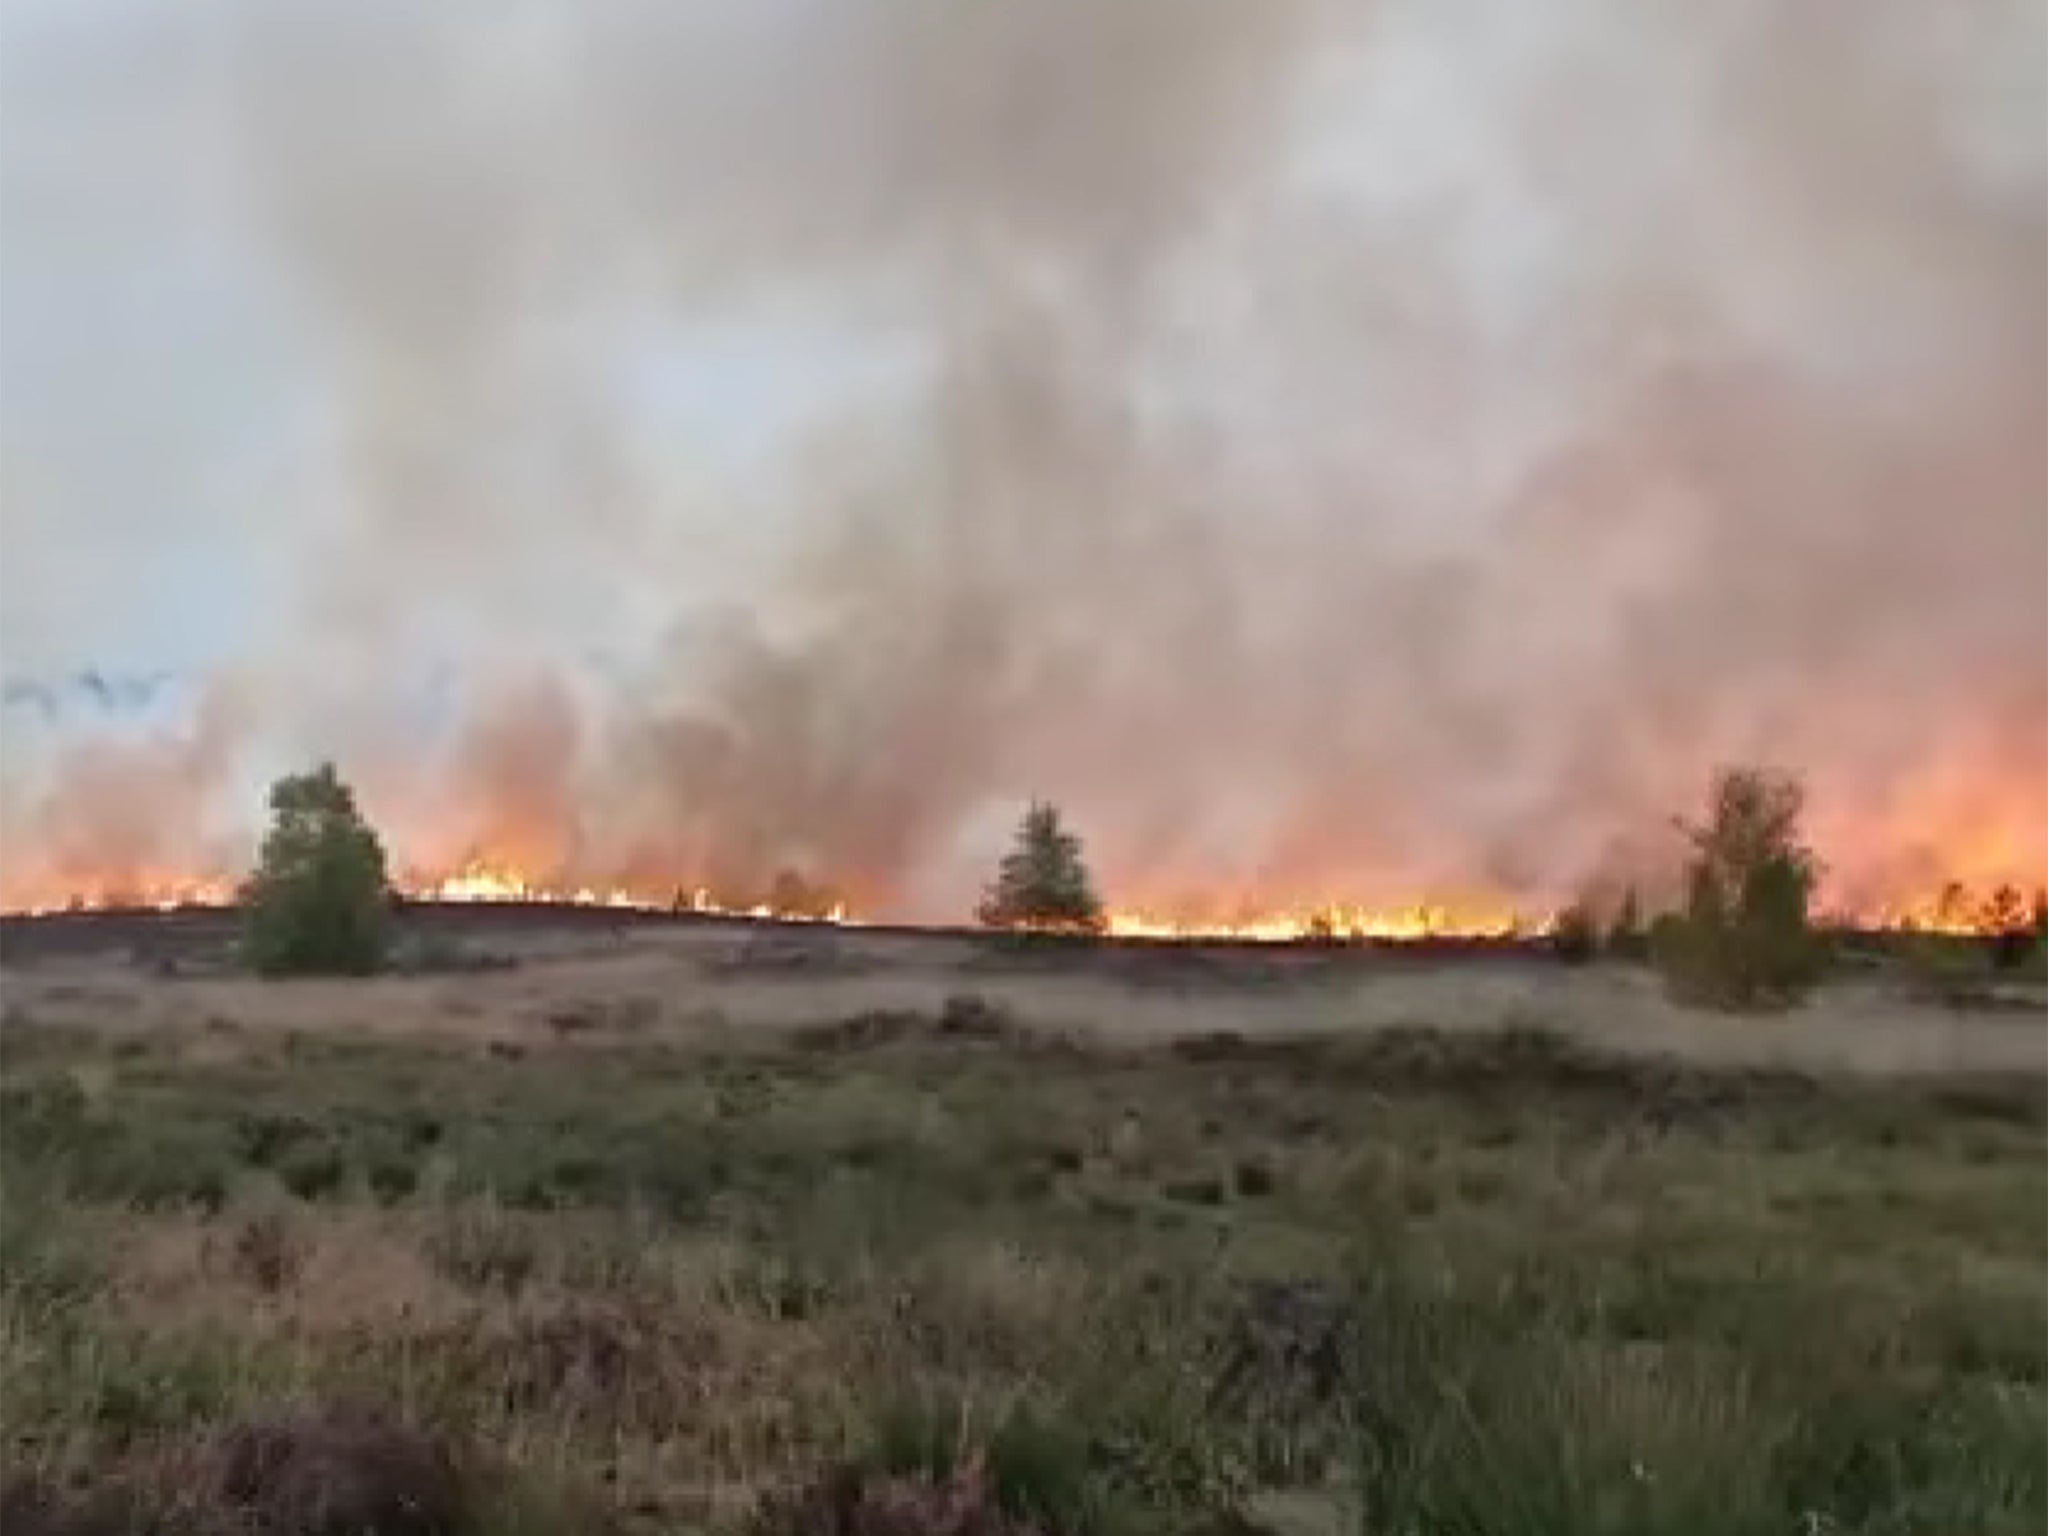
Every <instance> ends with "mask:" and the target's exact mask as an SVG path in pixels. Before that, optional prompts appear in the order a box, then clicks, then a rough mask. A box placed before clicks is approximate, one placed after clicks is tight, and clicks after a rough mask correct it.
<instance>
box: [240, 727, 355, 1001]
mask: <svg viewBox="0 0 2048 1536" xmlns="http://www.w3.org/2000/svg"><path fill="white" fill-rule="evenodd" d="M242 908H243V914H244V942H245V944H246V946H247V951H248V956H249V960H250V962H251V963H252V964H253V965H254V966H255V968H256V969H257V970H258V971H259V972H261V973H263V974H264V975H310V974H326V975H361V974H364V973H366V972H369V971H373V970H375V969H377V967H378V966H379V965H380V964H382V962H383V958H384V947H385V942H386V927H387V918H388V893H387V889H386V884H385V867H384V848H383V845H382V844H381V843H379V842H378V840H377V834H376V833H375V832H374V831H372V830H371V828H370V826H369V824H368V823H367V822H365V821H364V820H363V817H362V814H361V812H360V811H358V810H357V809H356V802H355V796H354V794H353V793H351V791H350V790H349V787H348V785H347V784H345V783H343V782H342V779H341V775H340V774H339V773H337V772H336V771H335V769H334V765H333V764H332V763H323V764H322V765H321V766H320V767H318V768H316V769H314V770H313V771H312V772H310V773H300V774H288V775H286V776H285V777H284V778H281V779H279V780H278V781H277V782H276V783H275V784H273V785H272V786H271V788H270V827H269V830H268V831H267V832H266V833H265V834H264V838H263V846H262V849H261V851H260V853H259V854H258V856H257V863H256V869H255V871H254V872H253V873H252V874H251V875H250V876H249V879H248V881H247V883H246V884H245V885H244V886H243V888H242Z"/></svg>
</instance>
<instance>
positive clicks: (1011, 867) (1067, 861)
mask: <svg viewBox="0 0 2048 1536" xmlns="http://www.w3.org/2000/svg"><path fill="white" fill-rule="evenodd" d="M975 915H976V916H977V917H978V918H979V919H980V920H981V922H982V925H983V926H984V927H988V928H1027V929H1042V930H1049V931H1053V932H1066V933H1100V932H1101V931H1102V928H1103V922H1104V919H1103V913H1102V903H1101V902H1100V901H1099V900H1097V898H1096V895H1095V888H1094V886H1093V884H1092V883H1091V881H1090V880H1089V877H1088V867H1087V865H1086V864H1085V863H1084V862H1083V861H1082V858H1081V840H1080V839H1079V838H1078V837H1075V836H1074V835H1073V834H1072V833H1071V832H1069V831H1067V830H1066V829H1065V828H1064V827H1063V826H1061V825H1060V813H1059V811H1058V810H1057V809H1055V808H1054V807H1053V806H1052V805H1050V804H1047V803H1045V802H1043V801H1036V802H1033V804H1032V806H1031V808H1030V809H1029V810H1027V811H1026V812H1025V813H1024V819H1023V821H1022V822H1021V823H1020V824H1019V825H1018V828H1017V842H1016V846H1015V847H1014V848H1013V849H1011V851H1010V852H1009V853H1007V854H1005V855H1004V856H1003V862H1002V866H1001V868H1000V869H999V870H998V871H997V873H996V879H995V883H994V884H993V885H991V886H990V887H989V888H988V892H987V894H986V895H985V896H984V898H983V900H982V903H981V906H980V907H979V908H978V909H977V911H976V913H975Z"/></svg>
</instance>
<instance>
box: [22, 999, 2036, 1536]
mask: <svg viewBox="0 0 2048 1536" xmlns="http://www.w3.org/2000/svg"><path fill="white" fill-rule="evenodd" d="M2043 1123H2044V1122H2043V1114H2042V1089H2041V1085H2039V1084H2038V1083H2026V1082H2011V1081H2007V1082H2000V1081H1995V1080H1994V1081H1984V1080H1979V1081H1972V1082H1927V1083H1921V1084H1910V1085H1909V1084H1904V1083H1894V1084H1886V1083H1881V1082H1875V1081H1847V1080H1844V1081H1817V1080H1812V1079H1807V1078H1802V1077H1795V1076H1790V1075H1786V1074H1771V1073H1757V1072H1748V1073H1742V1074H1723V1075H1716V1074H1708V1073H1703V1072H1699V1071H1693V1070H1688V1069H1685V1068H1681V1067H1678V1066H1675V1065H1670V1064H1659V1063H1652V1062H1642V1061H1624V1060H1619V1059H1611V1058H1603V1057H1599V1056H1595V1055H1591V1054H1588V1053H1587V1052H1585V1051H1583V1050H1580V1049H1577V1048H1574V1047H1569V1046H1567V1045H1565V1044H1563V1043H1562V1042H1560V1041H1559V1040H1558V1039H1556V1038H1554V1037H1551V1036H1548V1035H1544V1034H1541V1033H1538V1032H1534V1031H1528V1030H1523V1031H1515V1032H1510V1033H1508V1034H1504V1035H1497V1036H1488V1037H1470V1036H1454V1035H1437V1034H1433V1033H1429V1032H1426V1031H1414V1032H1405V1033H1397V1034H1393V1035H1388V1036H1377V1037H1370V1038H1359V1039H1355V1040H1350V1041H1320V1042H1290V1041H1248V1040H1240V1039H1235V1038H1230V1037H1220V1038H1212V1039H1207V1040H1201V1041H1183V1042H1180V1043H1178V1044H1176V1045H1173V1046H1162V1047H1159V1048H1156V1049H1145V1050H1135V1049H1134V1050H1127V1051H1109V1050H1099V1049H1098V1050H1085V1049H1080V1048H1074V1047H1066V1046H1062V1045H1059V1044H1057V1043H1049V1042H1044V1041H1036V1040H1033V1039H1032V1038H1031V1037H1030V1036H1029V1035H1028V1034H1027V1033H1025V1032H1022V1031H1018V1030H1006V1031H988V1032H985V1033H981V1034H967V1035H961V1034H958V1033H954V1034H948V1033H945V1032H943V1031H940V1030H938V1029H936V1028H933V1027H930V1026H929V1025H928V1024H926V1023H925V1022H923V1021H919V1020H916V1019H914V1018H913V1019H908V1020H904V1019H898V1020H895V1021H894V1022H893V1023H892V1024H890V1025H889V1026H888V1027H886V1028H884V1027H862V1028H855V1029H844V1030H838V1031H819V1032H813V1033H812V1034H811V1035H809V1036H808V1037H807V1043H806V1044H804V1045H799V1046H790V1047H782V1048H776V1047H771V1046H766V1045H764V1046H762V1047H761V1048H759V1049H752V1050H739V1049H733V1048H730V1047H728V1048H724V1049H716V1050H714V1049H711V1048H709V1047H700V1046H691V1045H686V1044H680V1043H678V1044H667V1045H664V1044H662V1043H659V1042H657V1041H653V1040H650V1039H647V1038H644V1037H629V1038H625V1039H601V1040H596V1041H589V1042H584V1041H579V1042H578V1043H577V1044H576V1045H575V1046H573V1047H569V1046H566V1045H565V1046H561V1047H557V1048H555V1049H552V1050H548V1049H538V1050H534V1051H531V1052H530V1053H528V1054H524V1055H518V1056H507V1055H504V1054H502V1053H494V1052H492V1051H491V1050H489V1049H486V1048H485V1047H484V1046H483V1045H481V1044H478V1045H475V1046H472V1045H469V1044H467V1043H464V1042H462V1041H460V1040H458V1039H453V1038H448V1037H436V1038H432V1039H418V1040H399V1039H371V1038H366V1037H349V1036H343V1035H339V1034H336V1035H331V1036H328V1035H319V1034H309V1035H299V1036H282V1035H277V1036H272V1035H265V1034H263V1033H262V1032H260V1031H257V1030H253V1029H252V1030H247V1031H219V1030H216V1031H206V1032H201V1031H195V1032H193V1033H191V1034H179V1033H175V1032H173V1033H166V1034H164V1035H161V1036H157V1037H152V1038H149V1039H147V1040H146V1041H143V1042H141V1043H137V1041H136V1040H134V1039H133V1038H130V1039H127V1040H124V1041H120V1042H118V1043H117V1042H116V1040H115V1039H114V1038H113V1037H111V1036H108V1037H101V1036H97V1035H94V1034H92V1033H89V1032H83V1031H80V1032H68V1033H67V1032H62V1031H56V1030H44V1029H39V1028H37V1027H36V1026H35V1025H34V1024H33V1022H32V1021H19V1020H17V1021H14V1022H13V1023H11V1024H10V1027H9V1030H8V1035H7V1052H6V1058H5V1061H4V1063H0V1158H4V1174H5V1197H6V1198H5V1201H4V1205H0V1285H4V1293H0V1372H4V1377H5V1380H6V1382H7V1401H6V1410H7V1412H6V1431H7V1434H8V1436H9V1443H10V1447H11V1455H10V1462H9V1472H10V1474H12V1475H14V1476H15V1477H16V1478H17V1479H22V1478H28V1477H34V1478H35V1479H37V1480H38V1481H39V1483H40V1485H42V1486H44V1487H46V1488H47V1487H57V1486H61V1485H64V1484H67V1483H76V1482H79V1481H81V1480H83V1481H90V1482H92V1483H94V1484H95V1485H98V1486H101V1487H115V1486H126V1485H134V1486H138V1487H139V1486H142V1485H144V1484H147V1483H148V1481H149V1480H150V1479H151V1478H156V1479H159V1480H161V1479H163V1478H165V1477H167V1476H169V1475H171V1474H170V1473H168V1472H167V1471H166V1470H165V1469H166V1468H173V1469H175V1468H180V1467H187V1468H189V1466H190V1465H191V1463H190V1461H189V1458H190V1457H193V1456H199V1455H202V1454H211V1453H210V1452H208V1451H207V1449H206V1448H207V1447H209V1446H213V1445H215V1444H216V1443H217V1442H218V1441H219V1440H220V1437H221V1436H223V1435H230V1434H231V1433H232V1431H233V1426H236V1425H238V1424H246V1423H249V1422H251V1421H257V1420H261V1419H262V1418H263V1417H264V1416H265V1415H275V1414H278V1413H281V1412H285V1411H288V1410H292V1409H294V1408H297V1409H300V1410H303V1409H305V1408H306V1407H307V1405H316V1406H317V1405H330V1404H338V1403H363V1402H373V1403H375V1404H377V1405H379V1407H380V1411H382V1412H384V1413H385V1414H386V1415H388V1416H389V1417H391V1418H392V1419H394V1420H395V1421H396V1422H399V1423H401V1424H403V1425H406V1426H410V1427H411V1428H412V1430H413V1431H415V1432H417V1433H421V1434H431V1435H436V1436H441V1437H445V1438H446V1440H447V1443H448V1444H449V1445H450V1446H452V1447H454V1448H455V1449H454V1450H453V1451H451V1454H459V1455H460V1457H461V1459H462V1464H463V1466H464V1467H465V1468H466V1469H467V1472H466V1474H465V1475H467V1476H469V1477H471V1478H472V1480H473V1481H474V1483H475V1486H476V1488H477V1489H478V1490H479V1491H478V1492H477V1494H476V1496H475V1498H474V1499H473V1500H472V1502H471V1504H470V1505H469V1506H468V1507H467V1513H465V1515H464V1516H463V1519H464V1520H465V1521H466V1522H467V1524H466V1525H465V1526H464V1527H463V1529H464V1530H466V1531H473V1532H481V1531H485V1530H489V1531H499V1530H536V1531H537V1530H564V1531H566V1530H602V1529H605V1528H607V1527H608V1526H609V1527H613V1528H616V1529H619V1530H625V1531H634V1530H644V1531H672V1530H685V1531H688V1530H701V1531H707V1532H718V1531H740V1530H746V1529H758V1530H764V1531H774V1532H776V1533H782V1532H797V1531H826V1530H830V1529H833V1528H834V1527H832V1526H830V1525H828V1524H823V1523H817V1520H819V1519H822V1518H823V1517H817V1519H813V1517H812V1516H811V1515H807V1514H804V1513H803V1512H802V1508H808V1507H809V1506H802V1500H803V1498H804V1497H806V1495H804V1493H803V1490H805V1489H807V1488H809V1489H813V1490H814V1491H815V1489H816V1487H817V1486H818V1481H819V1479H820V1477H821V1476H822V1475H823V1474H824V1473H825V1472H826V1471H827V1470H828V1469H830V1468H832V1467H835V1466H840V1467H852V1468H856V1469H859V1468H865V1469H866V1472H865V1474H863V1475H866V1476H868V1477H869V1478H870V1479H871V1480H875V1479H879V1480H881V1481H880V1482H871V1489H872V1488H881V1489H882V1492H878V1493H872V1497H873V1498H875V1499H877V1500H880V1501H883V1502H886V1501H887V1500H889V1499H897V1500H899V1501H900V1500H902V1499H907V1498H909V1497H910V1495H908V1494H904V1493H903V1492H902V1491H901V1490H902V1489H903V1488H905V1487H926V1488H928V1489H931V1490H944V1489H948V1488H955V1487H957V1486H966V1484H965V1483H962V1482H961V1479H963V1478H965V1479H970V1480H971V1481H972V1483H973V1487H974V1489H975V1490H976V1492H975V1495H974V1496H975V1497H976V1498H979V1499H982V1500H983V1501H984V1502H985V1503H986V1505H987V1506H988V1508H989V1510H990V1511H991V1512H992V1513H991V1514H990V1515H989V1519H990V1520H993V1519H995V1518H996V1516H995V1514H994V1513H993V1511H998V1510H999V1511H1001V1512H1002V1518H1003V1519H1005V1520H1007V1521H1008V1522H1009V1524H1008V1525H1007V1526H997V1525H995V1524H987V1525H983V1526H973V1527H969V1526H965V1525H953V1526H948V1525H944V1524H941V1523H936V1522H937V1520H938V1517H937V1516H936V1515H933V1516H931V1517H930V1520H929V1521H928V1522H927V1523H925V1524H916V1523H907V1524H899V1525H894V1526H877V1527H875V1528H876V1529H880V1530H898V1529H900V1530H905V1531H927V1530H929V1531H934V1532H936V1531H941V1530H968V1529H975V1530H990V1531H994V1530H998V1529H1009V1530H1012V1531H1026V1530H1035V1531H1038V1532H1041V1533H1043V1536H1146V1533H1151V1532H1158V1533H1162V1536H1163V1533H1168V1532H1172V1533H1182V1532H1189V1531H1195V1530H1204V1529H1207V1530H1213V1531H1216V1532H1223V1531H1228V1530H1237V1531H1240V1532H1243V1531H1261V1530H1271V1531H1283V1530H1284V1531H1296V1530H1323V1531H1333V1532H1334V1531H1343V1532H1346V1533H1352V1532H1356V1533H1371V1536H1409V1533H1412V1536H1439V1533H1441V1536H1496V1533H1498V1536H1509V1533H1513V1536H1528V1533H1546V1532H1557V1533H1567V1532H1569V1533H1575V1536H1577V1533H1594V1536H1598V1533H1605V1532H1612V1533H1617V1536H1620V1533H1629V1536H1667V1533H1668V1536H1678V1533H1694V1532H1698V1533H1707V1532H1712V1533H1716V1536H1729V1533H1733V1536H1744V1533H1750V1532H1755V1533H1759V1536H1761V1533H1767V1532H1768V1533H1780V1532H1781V1533H1785V1536H1794V1533H1799V1536H1806V1533H1816V1532H1823V1531H1825V1532H1830V1533H1868V1536H1878V1533H1883V1536H1892V1533H1900V1536H1904V1533H1907V1532H1922V1531H1940V1532H1944V1533H1961V1532H1972V1531H1982V1532H2006V1531H2010V1532H2014V1533H2017V1532H2021V1531H2034V1530H2039V1529H2041V1528H2042V1527H2043V1525H2044V1522H2048V1475H2044V1467H2043V1456H2042V1446H2043V1437H2044V1432H2048V1312H2044V1308H2043V1300H2042V1293H2041V1276H2042V1261H2043V1258H2044V1251H2048V1169H2044V1159H2043V1155H2042V1153H2043V1144H2042V1134H2043ZM181 1458H187V1459H181ZM949 1479H951V1480H952V1481H951V1482H949V1481H948V1480H949ZM891 1490H894V1491H891ZM945 1496H950V1495H945ZM941 1497H942V1493H941V1492H937V1491H934V1492H930V1493H929V1498H930V1500H932V1501H933V1502H934V1504H936V1502H937V1501H939V1500H940V1499H941ZM144 1502H145V1503H146V1502H147V1500H146V1499H145V1500H144ZM799 1506H802V1508H800V1507H799ZM890 1507H892V1508H893V1507H895V1506H894V1505H891V1506H890ZM906 1507H907V1506H906ZM792 1511H795V1512H792ZM903 1518H904V1519H905V1520H913V1519H923V1518H925V1517H924V1516H904V1517H903ZM806 1520H811V1521H812V1523H809V1524H806V1523H804V1522H805V1521H806ZM778 1521H780V1523H779V1524H778V1523H777V1522H778ZM1232 1521H1235V1522H1237V1523H1235V1524H1232V1523H1230V1522H1232ZM1204 1522H1208V1523H1207V1524H1204ZM131 1524H133V1522H131ZM9 1528H10V1529H13V1528H14V1526H13V1525H10V1527H9ZM22 1528H24V1529H26V1528H28V1527H27V1526H23V1527H22ZM49 1528H50V1529H58V1528H59V1527H54V1526H53V1527H49ZM107 1528H115V1527H107ZM136 1528H141V1527H139V1526H138V1527H136Z"/></svg>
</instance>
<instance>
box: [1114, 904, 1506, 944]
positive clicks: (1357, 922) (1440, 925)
mask: <svg viewBox="0 0 2048 1536" xmlns="http://www.w3.org/2000/svg"><path fill="white" fill-rule="evenodd" d="M1541 927H1542V925H1541V924H1534V925H1532V924H1530V923H1529V922H1528V921H1527V920H1525V919H1524V918H1523V917H1522V916H1521V914H1519V913H1516V912H1512V911H1507V910H1503V909H1496V908H1490V907H1484V906H1469V907H1467V906H1438V905H1433V904H1428V903H1422V904H1417V905H1413V906H1406V907H1356V906H1322V907H1307V908H1301V909H1298V910H1293V911H1284V910H1283V911H1272V912H1261V913H1257V914H1253V915H1249V916H1244V917H1239V918H1236V919H1231V920H1225V921H1207V920H1183V919H1174V918H1168V917H1161V916H1158V915H1156V914H1151V913H1146V912H1139V911H1112V912H1111V913H1110V914H1109V932H1110V934H1111V935H1112V936H1113V937H1116V938H1130V939H1180V940H1199V939H1222V940H1241V941H1245V942H1249V943H1261V944H1287V943H1295V942H1299V941H1301V940H1306V939H1387V940H1396V941H1400V940H1409V941H1412V940H1417V939H1506V938H1514V937H1516V936H1518V935H1522V934H1526V933H1530V932H1535V931H1540V929H1541Z"/></svg>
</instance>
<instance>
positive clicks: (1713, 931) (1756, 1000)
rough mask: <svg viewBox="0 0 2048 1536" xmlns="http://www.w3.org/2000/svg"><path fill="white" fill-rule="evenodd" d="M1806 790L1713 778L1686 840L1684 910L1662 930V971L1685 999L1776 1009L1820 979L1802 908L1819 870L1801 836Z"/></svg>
mask: <svg viewBox="0 0 2048 1536" xmlns="http://www.w3.org/2000/svg"><path fill="white" fill-rule="evenodd" d="M1804 808H1805V792H1804V790H1803V789H1802V787H1801V786H1800V784H1799V781H1798V780H1797V779H1794V778H1792V777H1790V776H1789V775H1786V774H1781V773H1776V772H1773V771H1771V770H1769V769H1762V768H1729V769H1724V770H1722V772H1720V773H1719V774H1717V775H1716V776H1715V779H1714V786H1713V791H1712V794H1711V796H1710V798H1709V802H1708V809H1707V817H1706V820H1704V821H1702V822H1699V823H1696V824H1695V823H1689V822H1683V821H1682V822H1680V823H1679V825H1680V827H1681V828H1682V830H1683V831H1684V832H1685V834H1686V836H1687V837H1688V838H1689V839H1690V840H1691V842H1692V845H1693V856H1692V859H1691V862H1690V863H1689V864H1688V865H1687V868H1686V887H1685V889H1686V897H1685V912H1684V915H1683V917H1682V918H1681V919H1680V920H1679V922H1678V923H1677V924H1675V925H1673V926H1672V927H1671V928H1670V929H1669V930H1668V931H1667V945H1666V950H1665V953H1664V954H1663V956H1662V957H1661V958H1662V959H1663V961H1664V963H1665V969H1666V973H1667V975H1669V977H1670V979H1671V981H1672V984H1673V986H1674V988H1675V989H1676V990H1677V991H1678V992H1679V993H1680V995H1682V996H1686V997H1689V998H1691V999H1693V1000H1695V1001H1700V1002H1706V1003H1711V1004H1714V1005H1716V1006H1720V1007H1728V1008H1767V1007H1780V1006H1783V1005H1785V1004H1787V1003H1791V1002H1794V1001H1796V1000H1797V999H1799V998H1800V997H1802V996H1803V995H1804V994H1805V993H1806V992H1807V990H1808V989H1809V988H1811V987H1812V985H1813V984H1814V982H1815V981H1816V980H1818V979H1819V974H1820V969H1821V962H1822V949H1821V945H1820V941H1819V939H1818V938H1817V936H1816V935H1815V934H1814V932H1813V927H1812V923H1811V920H1810V918H1809V915H1808V906H1809V904H1810V902H1811V901H1812V898H1813V888H1814V884H1815V882H1816V880H1817V878H1818V875H1819V866H1818V864H1817V862H1816V861H1815V859H1814V856H1813V853H1812V851H1811V850H1810V849H1808V848H1807V847H1806V845H1805V844H1804V842H1803V841H1802V840H1801V836H1800V828H1799V818H1800V814H1801V812H1802V811H1803V810H1804Z"/></svg>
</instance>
